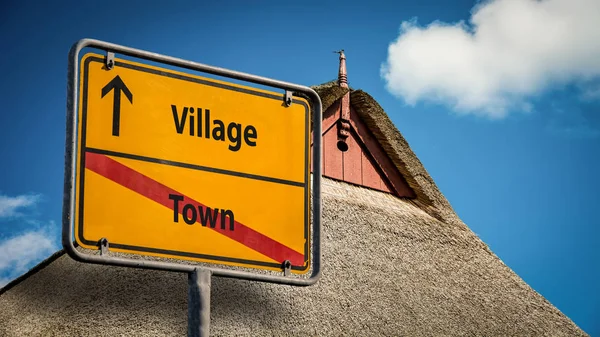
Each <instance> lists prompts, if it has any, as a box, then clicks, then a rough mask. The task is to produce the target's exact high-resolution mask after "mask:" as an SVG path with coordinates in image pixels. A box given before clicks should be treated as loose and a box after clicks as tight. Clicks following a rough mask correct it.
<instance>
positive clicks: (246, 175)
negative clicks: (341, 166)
mask: <svg viewBox="0 0 600 337" xmlns="http://www.w3.org/2000/svg"><path fill="white" fill-rule="evenodd" d="M85 151H86V152H91V153H97V154H103V155H107V156H113V157H120V158H126V159H133V160H140V161H146V162H150V163H156V164H163V165H171V166H177V167H183V168H188V169H192V170H199V171H206V172H211V173H218V174H225V175H230V176H234V177H240V178H248V179H254V180H261V181H267V182H270V183H276V184H284V185H290V186H297V187H305V186H304V185H305V184H304V183H303V182H296V181H291V180H285V179H278V178H271V177H265V176H259V175H256V174H249V173H242V172H236V171H229V170H223V169H218V168H214V167H208V166H200V165H194V164H187V163H180V162H176V161H171V160H165V159H158V158H151V157H144V156H138V155H134V154H128V153H121V152H115V151H108V150H100V149H95V148H91V147H86V148H85Z"/></svg>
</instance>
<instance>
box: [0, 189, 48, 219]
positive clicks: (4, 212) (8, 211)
mask: <svg viewBox="0 0 600 337" xmlns="http://www.w3.org/2000/svg"><path fill="white" fill-rule="evenodd" d="M39 200H40V196H39V195H37V194H28V195H18V196H16V197H9V196H5V195H0V218H8V217H15V216H20V215H21V214H20V213H18V212H17V210H18V209H19V208H25V207H30V206H33V205H35V204H36V203H37V202H38V201H39Z"/></svg>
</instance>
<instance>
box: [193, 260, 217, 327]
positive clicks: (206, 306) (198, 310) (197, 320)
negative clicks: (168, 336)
mask: <svg viewBox="0 0 600 337" xmlns="http://www.w3.org/2000/svg"><path fill="white" fill-rule="evenodd" d="M211 274H212V273H211V272H210V270H206V269H203V268H196V269H194V271H193V272H190V273H189V274H188V337H208V336H209V334H210V281H211Z"/></svg>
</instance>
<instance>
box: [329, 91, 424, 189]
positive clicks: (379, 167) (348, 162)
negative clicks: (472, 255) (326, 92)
mask: <svg viewBox="0 0 600 337" xmlns="http://www.w3.org/2000/svg"><path fill="white" fill-rule="evenodd" d="M349 98H350V93H348V94H346V95H345V96H344V97H342V98H341V99H339V100H338V101H336V102H335V103H334V104H332V105H331V106H330V107H329V108H328V109H327V111H325V113H324V114H323V161H322V163H323V164H322V169H323V176H325V177H328V178H332V179H336V180H340V181H344V182H348V183H351V184H355V185H359V186H363V187H368V188H371V189H375V190H379V191H383V192H387V193H391V194H394V195H396V196H399V197H407V198H414V197H415V193H414V191H413V190H412V189H411V188H410V187H409V186H408V183H407V182H406V180H405V179H404V178H403V177H402V174H400V172H399V171H398V169H397V168H396V166H395V165H394V164H393V162H392V160H391V159H390V158H389V157H388V155H387V154H386V153H385V151H384V150H383V148H382V147H381V145H379V143H378V142H377V140H376V139H375V136H373V134H372V132H371V131H370V130H369V128H368V127H367V125H366V124H365V123H364V122H363V121H362V120H361V118H360V116H359V115H358V113H357V112H356V111H355V109H354V108H353V107H350V106H349V105H350V104H349V102H346V100H349ZM344 105H345V106H346V107H347V109H348V110H349V117H350V118H349V119H347V120H346V119H344V118H342V115H343V112H342V107H343V106H344ZM344 124H346V125H344ZM340 129H341V130H345V131H346V133H347V134H348V135H347V137H346V138H345V139H344V140H343V141H342V140H341V138H343V137H340V133H344V131H341V132H340Z"/></svg>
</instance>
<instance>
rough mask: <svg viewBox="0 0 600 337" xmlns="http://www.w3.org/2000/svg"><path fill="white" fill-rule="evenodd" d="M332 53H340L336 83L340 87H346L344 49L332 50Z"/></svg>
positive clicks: (346, 76)
mask: <svg viewBox="0 0 600 337" xmlns="http://www.w3.org/2000/svg"><path fill="white" fill-rule="evenodd" d="M334 53H338V54H340V70H339V72H338V84H339V86H340V87H342V88H348V75H347V73H346V55H344V50H343V49H342V50H338V51H334Z"/></svg>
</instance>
